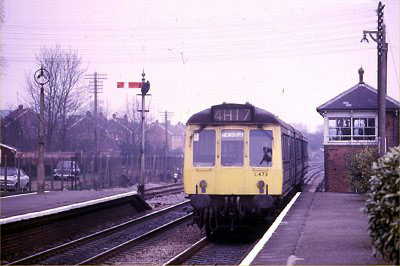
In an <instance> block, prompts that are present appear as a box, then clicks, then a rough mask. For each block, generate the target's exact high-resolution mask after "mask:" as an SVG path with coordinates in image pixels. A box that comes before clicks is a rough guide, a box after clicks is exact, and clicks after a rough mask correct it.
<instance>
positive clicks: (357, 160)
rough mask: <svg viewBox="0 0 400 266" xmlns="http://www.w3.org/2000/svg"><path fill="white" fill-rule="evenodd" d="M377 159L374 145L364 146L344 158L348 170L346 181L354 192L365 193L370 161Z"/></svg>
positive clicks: (369, 173) (368, 178) (367, 186)
mask: <svg viewBox="0 0 400 266" xmlns="http://www.w3.org/2000/svg"><path fill="white" fill-rule="evenodd" d="M377 159H378V150H377V149H376V148H375V147H373V148H372V147H365V148H363V149H362V150H361V151H357V152H353V153H351V154H350V155H348V156H347V157H346V158H345V162H346V169H347V171H348V176H347V182H348V183H349V185H350V187H351V188H352V190H353V191H354V192H355V193H365V192H367V191H368V188H369V183H368V182H369V180H370V178H371V174H372V173H371V167H372V163H373V162H374V161H376V160H377Z"/></svg>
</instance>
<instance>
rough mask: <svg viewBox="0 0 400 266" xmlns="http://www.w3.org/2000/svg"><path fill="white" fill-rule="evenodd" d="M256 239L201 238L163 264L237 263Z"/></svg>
mask: <svg viewBox="0 0 400 266" xmlns="http://www.w3.org/2000/svg"><path fill="white" fill-rule="evenodd" d="M258 240H259V239H255V240H251V241H247V243H246V242H238V243H231V242H229V243H223V242H221V243H218V242H210V241H208V240H207V238H202V239H201V240H199V241H198V242H197V243H195V244H194V245H192V246H191V247H189V248H188V249H186V250H185V251H183V252H182V253H181V254H178V255H177V256H176V257H174V258H172V259H171V260H169V261H168V262H167V263H165V265H179V264H185V265H218V264H225V265H238V264H239V263H240V262H241V261H242V260H243V259H244V258H245V257H246V255H247V254H248V252H250V250H251V249H252V248H253V247H254V245H255V244H256V243H257V241H258Z"/></svg>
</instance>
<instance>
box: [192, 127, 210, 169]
mask: <svg viewBox="0 0 400 266" xmlns="http://www.w3.org/2000/svg"><path fill="white" fill-rule="evenodd" d="M214 165H215V130H207V129H205V130H195V131H194V133H193V166H214Z"/></svg>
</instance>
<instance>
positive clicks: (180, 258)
mask: <svg viewBox="0 0 400 266" xmlns="http://www.w3.org/2000/svg"><path fill="white" fill-rule="evenodd" d="M207 244H208V240H207V237H203V238H202V239H200V240H199V241H197V242H196V243H194V244H193V245H192V246H190V247H189V248H187V249H185V250H184V251H182V252H181V253H180V254H178V255H176V256H175V257H174V258H172V259H170V260H169V261H168V262H166V263H164V264H163V266H164V265H180V264H183V263H184V262H185V261H187V260H188V258H190V257H191V256H192V255H193V253H196V252H197V251H199V250H200V249H202V248H203V247H204V246H205V245H207Z"/></svg>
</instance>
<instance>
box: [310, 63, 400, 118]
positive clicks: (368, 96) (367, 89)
mask: <svg viewBox="0 0 400 266" xmlns="http://www.w3.org/2000/svg"><path fill="white" fill-rule="evenodd" d="M358 73H359V75H360V81H359V83H358V84H356V85H355V86H353V87H351V88H350V89H348V90H346V91H345V92H343V93H341V94H339V95H338V96H336V97H335V98H333V99H331V100H329V101H327V102H326V103H324V104H322V105H321V106H319V107H317V112H318V113H320V114H322V113H323V112H325V111H354V110H364V111H374V110H378V91H377V90H376V89H374V88H373V87H371V86H370V85H368V84H365V83H364V81H363V74H364V70H363V69H362V68H360V69H359V71H358ZM385 105H386V111H396V110H399V107H400V104H399V102H398V101H396V100H394V99H393V98H391V97H389V96H386V103H385Z"/></svg>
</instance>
